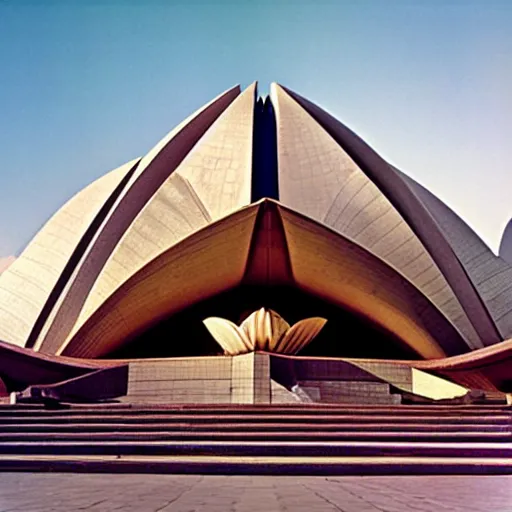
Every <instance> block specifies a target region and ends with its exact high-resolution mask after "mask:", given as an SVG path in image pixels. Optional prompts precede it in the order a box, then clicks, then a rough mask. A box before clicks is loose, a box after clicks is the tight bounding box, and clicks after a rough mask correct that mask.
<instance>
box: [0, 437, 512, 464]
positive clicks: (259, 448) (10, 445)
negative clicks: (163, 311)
mask: <svg viewBox="0 0 512 512" xmlns="http://www.w3.org/2000/svg"><path fill="white" fill-rule="evenodd" d="M0 453H2V454H9V455H14V454H23V455H29V454H39V455H56V454H58V455H158V456H161V455H173V456H174V455H208V456H210V457H219V456H238V457H251V456H254V457H270V456H273V455H279V456H283V457H284V456H288V457H311V456H324V457H331V456H332V457H334V456H337V457H341V456H343V457H370V456H371V457H399V456H410V457H412V456H415V457H468V458H478V457H490V458H496V459H498V458H510V459H512V443H489V442H488V443H454V442H414V443H412V442H399V441H394V442H388V443H385V442H372V441H329V442H327V443H326V442H319V441H307V442H305V441H291V442H286V441H268V440H267V441H245V440H241V441H224V440H223V441H173V442H169V441H144V442H142V441H94V440H89V441H86V442H80V441H69V442H64V441H54V442H52V441H46V442H38V443H30V442H10V441H7V442H2V443H1V444H0Z"/></svg>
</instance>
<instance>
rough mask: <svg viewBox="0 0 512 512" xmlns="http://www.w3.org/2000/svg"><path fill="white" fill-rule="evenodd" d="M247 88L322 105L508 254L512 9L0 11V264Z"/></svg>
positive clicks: (121, 5) (505, 0)
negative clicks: (73, 205) (272, 88)
mask: <svg viewBox="0 0 512 512" xmlns="http://www.w3.org/2000/svg"><path fill="white" fill-rule="evenodd" d="M253 80H259V83H260V92H263V93H265V92H267V91H268V85H269V83H270V82H272V81H277V82H280V83H282V84H283V85H286V86H287V87H290V88H291V89H294V90H296V91H297V92H299V93H300V94H302V95H305V96H306V97H308V98H309V99H311V100H312V101H314V102H316V103H318V104H319V105H321V106H322V107H324V108H326V109H327V110H328V111H330V112H331V113H332V114H334V115H335V116H336V117H337V118H338V119H340V120H341V121H343V122H345V123H346V124H347V125H348V126H349V127H351V128H352V129H354V130H355V131H356V132H357V133H358V134H359V135H360V136H362V137H363V138H364V139H365V140H366V141H367V142H368V143H369V144H370V145H372V146H373V147H374V149H376V150H377V151H378V152H380V154H381V155H382V156H384V157H385V158H386V159H388V160H389V161H390V162H391V163H393V164H394V165H396V166H397V167H399V168H401V169H402V170H404V171H405V172H407V173H408V174H410V175H411V176H412V177H414V178H415V179H417V180H418V181H420V182H421V183H423V184H424V185H426V186H427V187H428V188H430V189H431V190H432V191H433V192H434V193H436V194H437V195H438V196H439V197H440V198H441V199H443V200H444V201H446V202H447V203H448V204H449V205H450V206H451V207H452V208H453V209H455V210H456V211H457V212H458V213H459V214H460V215H461V216H462V217H463V218H464V219H465V220H466V221H467V222H468V223H469V224H470V225H471V226H472V227H473V228H474V229H475V230H476V231H477V232H478V233H479V234H480V236H482V237H483V239H484V240H485V241H486V242H487V243H488V244H490V246H491V247H492V248H493V249H494V250H496V249H497V247H498V243H499V239H500V237H501V233H502V231H503V229H504V227H505V224H506V222H507V221H508V219H509V218H510V217H512V1H510V0H501V1H498V0H482V1H472V0H458V1H445V0H438V1H436V0H416V1H412V0H411V1H398V0H396V1H393V0H375V1H369V0H353V1H343V0H331V1H323V0H310V1H306V0H303V1H300V0H297V1H292V0H289V1H285V0H282V1H279V0H274V1H272V0H268V1H267V0H259V1H248V0H238V1H234V0H233V1H222V0H203V1H202V2H197V1H194V0H187V1H179V0H167V1H163V0H162V1H156V0H155V1H151V0H138V1H135V0H131V1H129V0H119V1H113V0H110V1H107V0H105V1H99V0H96V1H88V0H66V1H64V0H63V1H51V0H33V1H31V2H30V1H27V0H0V154H1V155H2V161H1V165H0V256H2V255H4V256H5V255H8V254H11V253H18V252H19V251H20V250H21V249H22V248H23V246H24V245H25V244H26V243H27V241H28V240H29V239H30V238H31V236H32V235H33V234H34V233H35V232H36V231H37V229H38V228H39V227H40V226H41V225H42V224H43V223H44V222H45V221H46V220H47V218H48V217H49V216H50V215H51V214H52V213H53V212H54V211H55V210H56V209H57V208H58V207H59V206H60V205H61V204H63V203H64V202H65V201H66V200H67V199H68V198H69V197H70V196H71V195H72V194H74V193H75V192H76V191H78V190H79V189H81V188H82V187H83V186H85V185H86V184H88V183H89V182H91V181H92V180H94V179H95V178H97V177H99V176H100V175H101V174H103V173H105V172H106V171H108V170H110V169H112V168H114V167H117V166H118V165H120V164H122V163H124V162H126V161H128V160H130V159H132V158H134V157H136V156H139V155H141V154H143V153H145V152H146V151H147V150H149V149H150V148H151V147H152V145H153V144H155V143H156V142H157V141H158V140H159V139H160V138H161V137H162V136H163V135H164V134H165V133H167V132H168V131H169V130H170V129H171V128H172V127H174V126H175V125H176V124H177V123H178V122H179V121H181V120H182V119H183V118H184V117H185V116H187V115H188V114H190V113H191V112H193V111H194V110H195V109H197V108H199V107H200V106H202V105H203V104H204V103H205V102H207V101H209V100H210V99H212V98H213V97H214V96H216V95H217V94H219V93H220V92H222V91H223V90H225V89H227V88H228V87H230V86H232V85H234V84H236V83H241V84H242V86H246V85H248V84H249V83H250V82H252V81H253Z"/></svg>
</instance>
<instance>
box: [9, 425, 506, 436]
mask: <svg viewBox="0 0 512 512" xmlns="http://www.w3.org/2000/svg"><path fill="white" fill-rule="evenodd" d="M511 429H512V426H511V425H510V424H509V423H508V422H501V423H477V422H474V423H449V424H441V423H437V424H433V423H431V424H424V423H412V422H402V423H378V424H372V423H324V424H322V425H321V428H319V426H318V424H316V423H314V422H309V423H277V422H272V423H262V422H259V423H258V422H255V423H224V422H219V423H215V424H211V423H165V422H163V423H156V422H139V423H109V422H101V423H90V422H89V423H79V422H70V423H42V422H36V423H26V424H4V425H0V435H1V433H10V432H11V433H16V432H19V433H24V432H41V433H45V432H55V433H59V432H111V431H113V430H117V431H123V432H137V431H140V432H159V431H167V432H180V431H188V432H212V431H214V432H242V433H244V432H245V433H248V432H273V431H278V432H283V431H286V432H298V433H306V432H324V433H327V432H353V431H356V432H364V431H366V432H386V431H389V432H402V431H410V432H427V433H429V432H433V431H435V432H473V431H477V432H510V431H511Z"/></svg>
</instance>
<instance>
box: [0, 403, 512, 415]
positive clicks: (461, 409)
mask: <svg viewBox="0 0 512 512" xmlns="http://www.w3.org/2000/svg"><path fill="white" fill-rule="evenodd" d="M319 412H321V413H322V414H324V415H327V414H351V413H356V412H357V414H360V415H361V414H376V413H377V414H389V415H393V414H396V413H399V414H402V415H406V414H413V415H414V414H418V413H421V414H423V415H442V414H471V415H475V414H480V413H485V414H489V413H494V414H510V415H512V407H510V406H503V405H498V406H496V405H485V406H481V405H479V406H474V405H430V404H425V405H389V406H381V405H361V404H309V403H308V404H279V405H277V406H276V405H242V404H228V405H226V404H224V405H222V404H211V405H210V404H206V405H200V406H197V405H171V404H170V405H167V406H162V405H161V404H159V405H158V406H151V405H149V404H122V403H100V404H94V405H91V404H82V405H80V404H69V405H66V404H63V405H62V406H60V407H59V408H56V409H49V408H47V407H45V406H43V405H39V404H16V405H0V417H3V416H12V415H16V416H30V415H36V414H37V415H59V414H67V415H112V414H131V415H151V414H169V415H190V414H194V415H202V414H205V415H210V414H212V413H215V414H219V415H220V414H224V415H233V414H236V415H243V414H264V415H280V414H283V413H286V414H293V413H299V414H301V415H303V416H306V415H310V416H314V415H316V414H318V413H319Z"/></svg>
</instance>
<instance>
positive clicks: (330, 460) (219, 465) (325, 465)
mask: <svg viewBox="0 0 512 512" xmlns="http://www.w3.org/2000/svg"><path fill="white" fill-rule="evenodd" d="M0 471H31V472H32V471H43V472H48V471H51V472H74V473H76V472H86V473H160V474H163V473H168V474H169V473H171V474H202V475H207V474H213V475H219V474H222V475H235V474H238V475H330V476H343V475H345V476H348V475H357V476H363V475H443V474H447V475H506V474H512V459H509V458H489V457H479V458H476V459H472V458H469V457H451V458H450V457H411V456H404V457H348V456H345V457H276V456H273V457H244V458H243V459H242V458H240V457H226V456H223V457H216V458H212V457H209V456H165V457H163V456H157V457H148V456H106V455H98V456H91V455H89V456H78V455H75V456H58V455H54V456H46V455H16V456H12V455H0Z"/></svg>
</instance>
